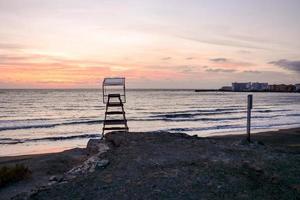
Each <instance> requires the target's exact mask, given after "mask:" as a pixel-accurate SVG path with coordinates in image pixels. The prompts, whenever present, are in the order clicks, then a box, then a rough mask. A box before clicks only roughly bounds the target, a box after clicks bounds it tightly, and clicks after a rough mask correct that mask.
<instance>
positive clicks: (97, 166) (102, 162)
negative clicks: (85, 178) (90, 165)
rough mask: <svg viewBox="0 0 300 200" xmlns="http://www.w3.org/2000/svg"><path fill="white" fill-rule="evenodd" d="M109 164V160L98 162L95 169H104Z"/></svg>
mask: <svg viewBox="0 0 300 200" xmlns="http://www.w3.org/2000/svg"><path fill="white" fill-rule="evenodd" d="M108 164H109V160H106V159H103V160H99V161H97V162H96V166H95V169H103V168H105V167H106V166H107V165H108Z"/></svg>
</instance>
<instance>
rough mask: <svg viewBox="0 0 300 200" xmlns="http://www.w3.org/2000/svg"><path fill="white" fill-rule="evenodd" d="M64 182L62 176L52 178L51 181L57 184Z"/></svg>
mask: <svg viewBox="0 0 300 200" xmlns="http://www.w3.org/2000/svg"><path fill="white" fill-rule="evenodd" d="M62 180H63V177H62V176H50V178H49V181H56V182H60V181H62Z"/></svg>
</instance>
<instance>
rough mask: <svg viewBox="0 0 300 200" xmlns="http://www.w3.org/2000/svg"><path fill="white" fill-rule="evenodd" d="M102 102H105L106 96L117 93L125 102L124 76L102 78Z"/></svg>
mask: <svg viewBox="0 0 300 200" xmlns="http://www.w3.org/2000/svg"><path fill="white" fill-rule="evenodd" d="M102 92H103V103H107V101H108V96H109V95H110V96H113V95H119V96H120V97H121V100H122V103H126V94H125V78H119V77H116V78H104V79H103V84H102Z"/></svg>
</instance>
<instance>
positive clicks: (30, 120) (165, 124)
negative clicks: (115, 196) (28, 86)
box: [0, 90, 300, 156]
mask: <svg viewBox="0 0 300 200" xmlns="http://www.w3.org/2000/svg"><path fill="white" fill-rule="evenodd" d="M101 98H102V97H101V91H100V90H0V110H1V112H0V156H4V155H5V156H7V155H22V154H32V153H44V152H56V151H61V150H63V149H69V148H74V147H84V146H85V145H86V143H87V141H88V139H89V138H96V137H99V134H100V133H101V129H102V120H103V117H104V116H103V113H104V109H105V105H104V104H103V103H102V99H101ZM246 98H247V93H222V92H204V93H196V92H194V91H193V90H129V91H128V92H127V103H126V104H125V109H126V115H127V118H128V125H129V128H130V131H169V132H185V133H188V134H191V135H195V134H197V135H199V136H212V135H218V134H234V133H244V132H245V124H246ZM252 116H253V118H252V130H253V132H258V131H262V130H264V131H267V130H274V129H279V128H290V127H299V125H300V94H295V93H254V109H253V113H252Z"/></svg>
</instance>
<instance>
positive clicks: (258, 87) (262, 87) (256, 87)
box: [251, 82, 269, 91]
mask: <svg viewBox="0 0 300 200" xmlns="http://www.w3.org/2000/svg"><path fill="white" fill-rule="evenodd" d="M268 86H269V84H268V83H258V82H254V83H251V91H266V90H268Z"/></svg>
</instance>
